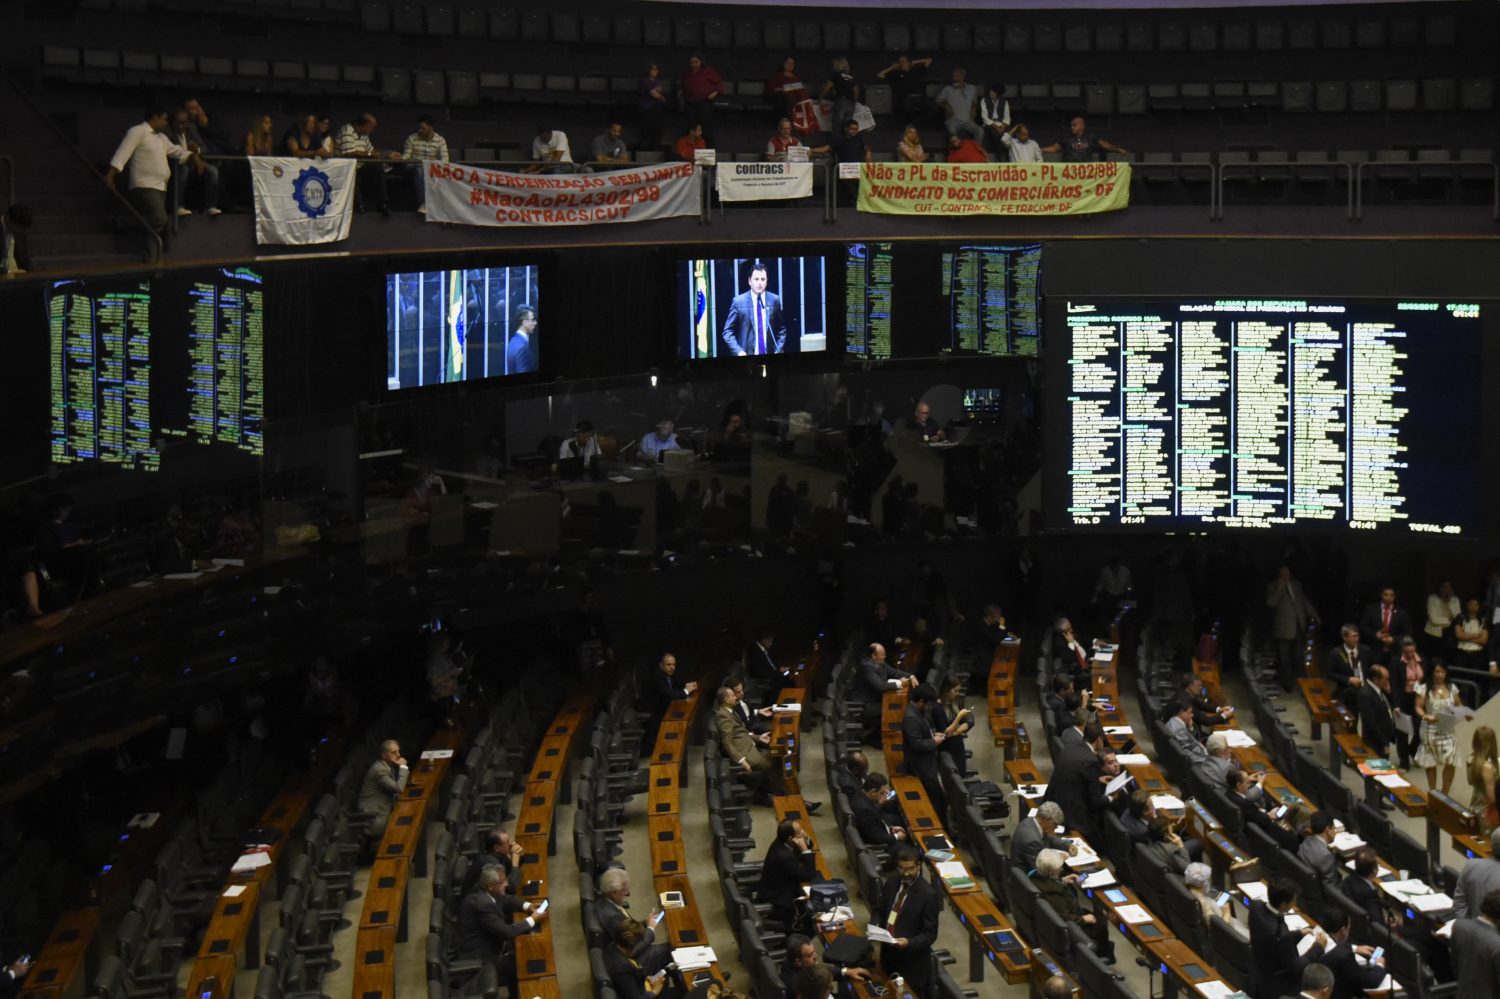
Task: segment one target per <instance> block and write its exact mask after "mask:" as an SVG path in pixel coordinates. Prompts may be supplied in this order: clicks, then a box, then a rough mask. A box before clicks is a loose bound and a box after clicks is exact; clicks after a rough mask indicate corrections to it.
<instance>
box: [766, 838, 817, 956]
mask: <svg viewBox="0 0 1500 999" xmlns="http://www.w3.org/2000/svg"><path fill="white" fill-rule="evenodd" d="M817 877H818V867H817V857H816V856H815V855H814V854H813V849H812V843H811V842H810V841H809V840H808V838H807V833H805V832H803V831H802V823H800V822H798V821H797V820H795V819H787V820H785V821H783V822H781V823H780V824H778V825H777V826H776V842H774V843H772V844H771V848H770V849H769V850H767V851H766V859H765V860H764V861H763V862H762V863H761V866H760V884H759V885H758V886H757V887H756V890H755V896H756V899H757V901H761V902H769V903H771V918H772V919H774V920H775V921H776V922H778V923H780V924H781V925H782V926H785V927H786V928H787V929H788V930H794V929H796V928H797V925H798V923H799V922H800V921H801V913H800V912H799V911H798V908H797V900H798V899H800V898H801V897H802V886H803V885H805V884H807V883H808V882H809V881H815V880H817Z"/></svg>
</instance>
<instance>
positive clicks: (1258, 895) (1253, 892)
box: [1235, 881, 1266, 902]
mask: <svg viewBox="0 0 1500 999" xmlns="http://www.w3.org/2000/svg"><path fill="white" fill-rule="evenodd" d="M1235 887H1236V888H1238V889H1239V892H1240V894H1241V895H1243V896H1245V897H1246V898H1248V899H1250V900H1251V901H1253V902H1264V901H1265V900H1266V883H1265V882H1264V881H1241V882H1240V883H1239V884H1237V885H1235Z"/></svg>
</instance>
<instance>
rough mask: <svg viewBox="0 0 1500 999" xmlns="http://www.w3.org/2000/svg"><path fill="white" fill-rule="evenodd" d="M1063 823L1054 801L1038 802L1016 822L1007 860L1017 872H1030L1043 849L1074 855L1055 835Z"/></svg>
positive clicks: (1071, 849) (1065, 841)
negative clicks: (1034, 807) (1012, 863)
mask: <svg viewBox="0 0 1500 999" xmlns="http://www.w3.org/2000/svg"><path fill="white" fill-rule="evenodd" d="M1064 821H1065V820H1064V818H1063V810H1062V806H1061V805H1059V804H1058V803H1057V802H1055V801H1044V802H1042V803H1041V805H1040V806H1039V807H1038V808H1037V810H1036V811H1034V812H1032V813H1031V814H1030V815H1028V816H1026V817H1025V818H1024V819H1022V820H1021V821H1020V822H1018V823H1016V831H1015V832H1014V833H1013V834H1012V835H1011V837H1010V859H1011V860H1012V861H1014V862H1015V864H1016V866H1017V867H1019V868H1020V869H1021V870H1023V871H1030V870H1031V869H1032V868H1034V867H1035V866H1036V858H1037V854H1039V853H1041V852H1042V850H1043V848H1046V849H1052V850H1066V851H1069V852H1075V851H1076V849H1077V848H1076V847H1074V846H1073V844H1071V843H1069V842H1068V841H1067V840H1065V839H1063V838H1062V837H1061V836H1059V835H1057V830H1058V829H1060V828H1062V826H1063V822H1064Z"/></svg>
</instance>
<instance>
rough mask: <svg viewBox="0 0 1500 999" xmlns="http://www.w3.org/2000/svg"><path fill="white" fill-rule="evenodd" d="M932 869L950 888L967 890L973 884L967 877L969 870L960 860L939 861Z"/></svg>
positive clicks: (972, 880) (971, 879) (970, 878)
mask: <svg viewBox="0 0 1500 999" xmlns="http://www.w3.org/2000/svg"><path fill="white" fill-rule="evenodd" d="M933 868H934V870H936V871H937V876H938V877H940V878H942V879H943V883H944V884H946V885H948V886H949V887H950V888H968V887H970V886H972V885H973V884H974V879H973V878H972V877H970V876H969V869H968V868H967V867H965V866H964V862H963V861H962V860H943V861H939V862H938V863H936V864H934V865H933Z"/></svg>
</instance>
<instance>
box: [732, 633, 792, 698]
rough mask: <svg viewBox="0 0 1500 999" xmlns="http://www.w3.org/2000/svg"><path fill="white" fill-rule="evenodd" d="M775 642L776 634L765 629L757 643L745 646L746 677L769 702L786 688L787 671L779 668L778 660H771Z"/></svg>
mask: <svg viewBox="0 0 1500 999" xmlns="http://www.w3.org/2000/svg"><path fill="white" fill-rule="evenodd" d="M775 641H776V634H775V632H773V631H771V630H770V629H769V628H763V629H761V634H760V635H759V636H758V637H757V638H756V639H755V641H753V642H751V643H750V644H749V645H747V646H745V655H744V656H743V659H744V664H745V675H746V676H747V677H749V678H750V682H751V683H753V684H755V685H756V686H757V687H759V688H760V689H761V690H763V691H764V692H765V696H766V698H767V700H769V699H771V698H774V697H775V696H776V692H777V691H778V690H780V689H781V688H782V687H784V686H786V676H787V671H785V670H783V669H782V668H781V667H780V666H777V665H776V660H775V659H773V658H771V646H772V645H773V644H774V643H775Z"/></svg>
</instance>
